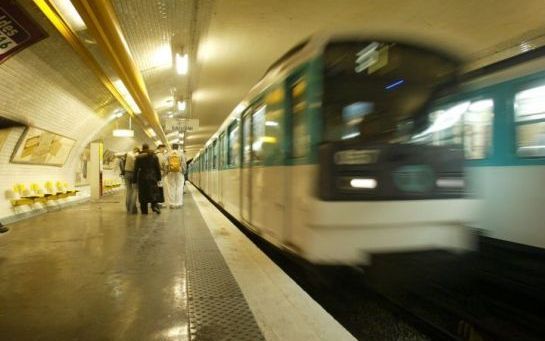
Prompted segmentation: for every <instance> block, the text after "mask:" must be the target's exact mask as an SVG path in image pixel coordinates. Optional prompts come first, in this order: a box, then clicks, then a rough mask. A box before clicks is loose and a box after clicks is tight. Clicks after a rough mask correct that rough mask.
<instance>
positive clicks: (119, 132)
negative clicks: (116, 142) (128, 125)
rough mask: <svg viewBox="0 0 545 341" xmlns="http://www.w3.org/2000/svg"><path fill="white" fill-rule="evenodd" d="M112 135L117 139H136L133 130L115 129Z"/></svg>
mask: <svg viewBox="0 0 545 341" xmlns="http://www.w3.org/2000/svg"><path fill="white" fill-rule="evenodd" d="M112 135H113V136H115V137H134V130H131V129H114V131H113V132H112Z"/></svg>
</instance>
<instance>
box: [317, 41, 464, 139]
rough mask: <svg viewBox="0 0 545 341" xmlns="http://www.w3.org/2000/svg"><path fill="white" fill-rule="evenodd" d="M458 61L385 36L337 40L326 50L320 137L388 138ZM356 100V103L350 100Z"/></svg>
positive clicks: (449, 77)
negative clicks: (376, 39) (383, 39)
mask: <svg viewBox="0 0 545 341" xmlns="http://www.w3.org/2000/svg"><path fill="white" fill-rule="evenodd" d="M455 70H456V64H455V63H454V62H453V61H452V60H451V59H450V58H448V57H446V56H443V55H441V54H438V53H434V52H431V51H428V50H425V49H420V48H417V47H412V46H407V45H403V44H396V43H388V42H361V41H360V42H335V43H330V44H328V46H327V47H326V50H325V52H324V83H323V84H324V86H323V96H322V97H323V103H322V108H323V113H324V125H323V127H324V132H323V133H324V140H326V141H339V140H348V139H354V138H356V139H358V140H361V141H362V142H371V143H376V142H380V143H389V142H393V141H395V140H396V139H398V135H399V131H398V129H397V128H398V127H399V123H400V122H403V121H405V120H408V119H410V118H412V117H414V116H415V115H417V114H419V113H420V112H421V111H422V110H423V108H424V106H425V105H426V104H427V103H428V102H429V101H430V99H431V98H432V96H433V94H434V91H435V89H436V88H437V87H438V86H439V85H441V84H444V83H445V82H448V81H449V80H452V79H453V77H454V74H455ZM353 105H354V106H353Z"/></svg>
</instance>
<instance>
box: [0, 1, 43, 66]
mask: <svg viewBox="0 0 545 341" xmlns="http://www.w3.org/2000/svg"><path fill="white" fill-rule="evenodd" d="M45 37H47V33H45V32H44V30H42V28H41V27H40V26H38V24H36V23H35V22H34V20H33V19H32V18H31V17H30V16H29V15H28V14H27V13H26V12H25V11H24V10H23V9H22V8H21V7H20V6H19V5H17V3H16V2H15V1H14V0H8V1H2V3H0V63H2V62H4V61H5V60H6V59H8V58H9V57H11V56H12V55H14V54H16V53H17V52H19V51H21V50H23V49H25V48H27V47H28V46H30V45H32V44H34V43H36V42H38V41H40V40H42V39H44V38H45Z"/></svg>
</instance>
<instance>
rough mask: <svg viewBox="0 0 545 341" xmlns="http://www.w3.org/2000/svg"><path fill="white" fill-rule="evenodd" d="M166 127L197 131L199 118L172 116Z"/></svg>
mask: <svg viewBox="0 0 545 341" xmlns="http://www.w3.org/2000/svg"><path fill="white" fill-rule="evenodd" d="M166 128H167V129H168V130H179V131H187V132H195V131H197V130H198V129H199V120H198V119H190V118H182V119H175V118H171V119H168V120H167V121H166Z"/></svg>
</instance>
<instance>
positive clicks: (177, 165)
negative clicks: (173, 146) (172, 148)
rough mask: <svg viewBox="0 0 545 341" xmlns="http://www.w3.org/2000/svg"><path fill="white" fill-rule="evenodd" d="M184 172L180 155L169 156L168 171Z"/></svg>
mask: <svg viewBox="0 0 545 341" xmlns="http://www.w3.org/2000/svg"><path fill="white" fill-rule="evenodd" d="M181 170H182V159H181V158H180V155H178V154H176V153H172V154H170V155H169V156H168V171H169V172H174V173H179V172H180V171H181Z"/></svg>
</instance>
